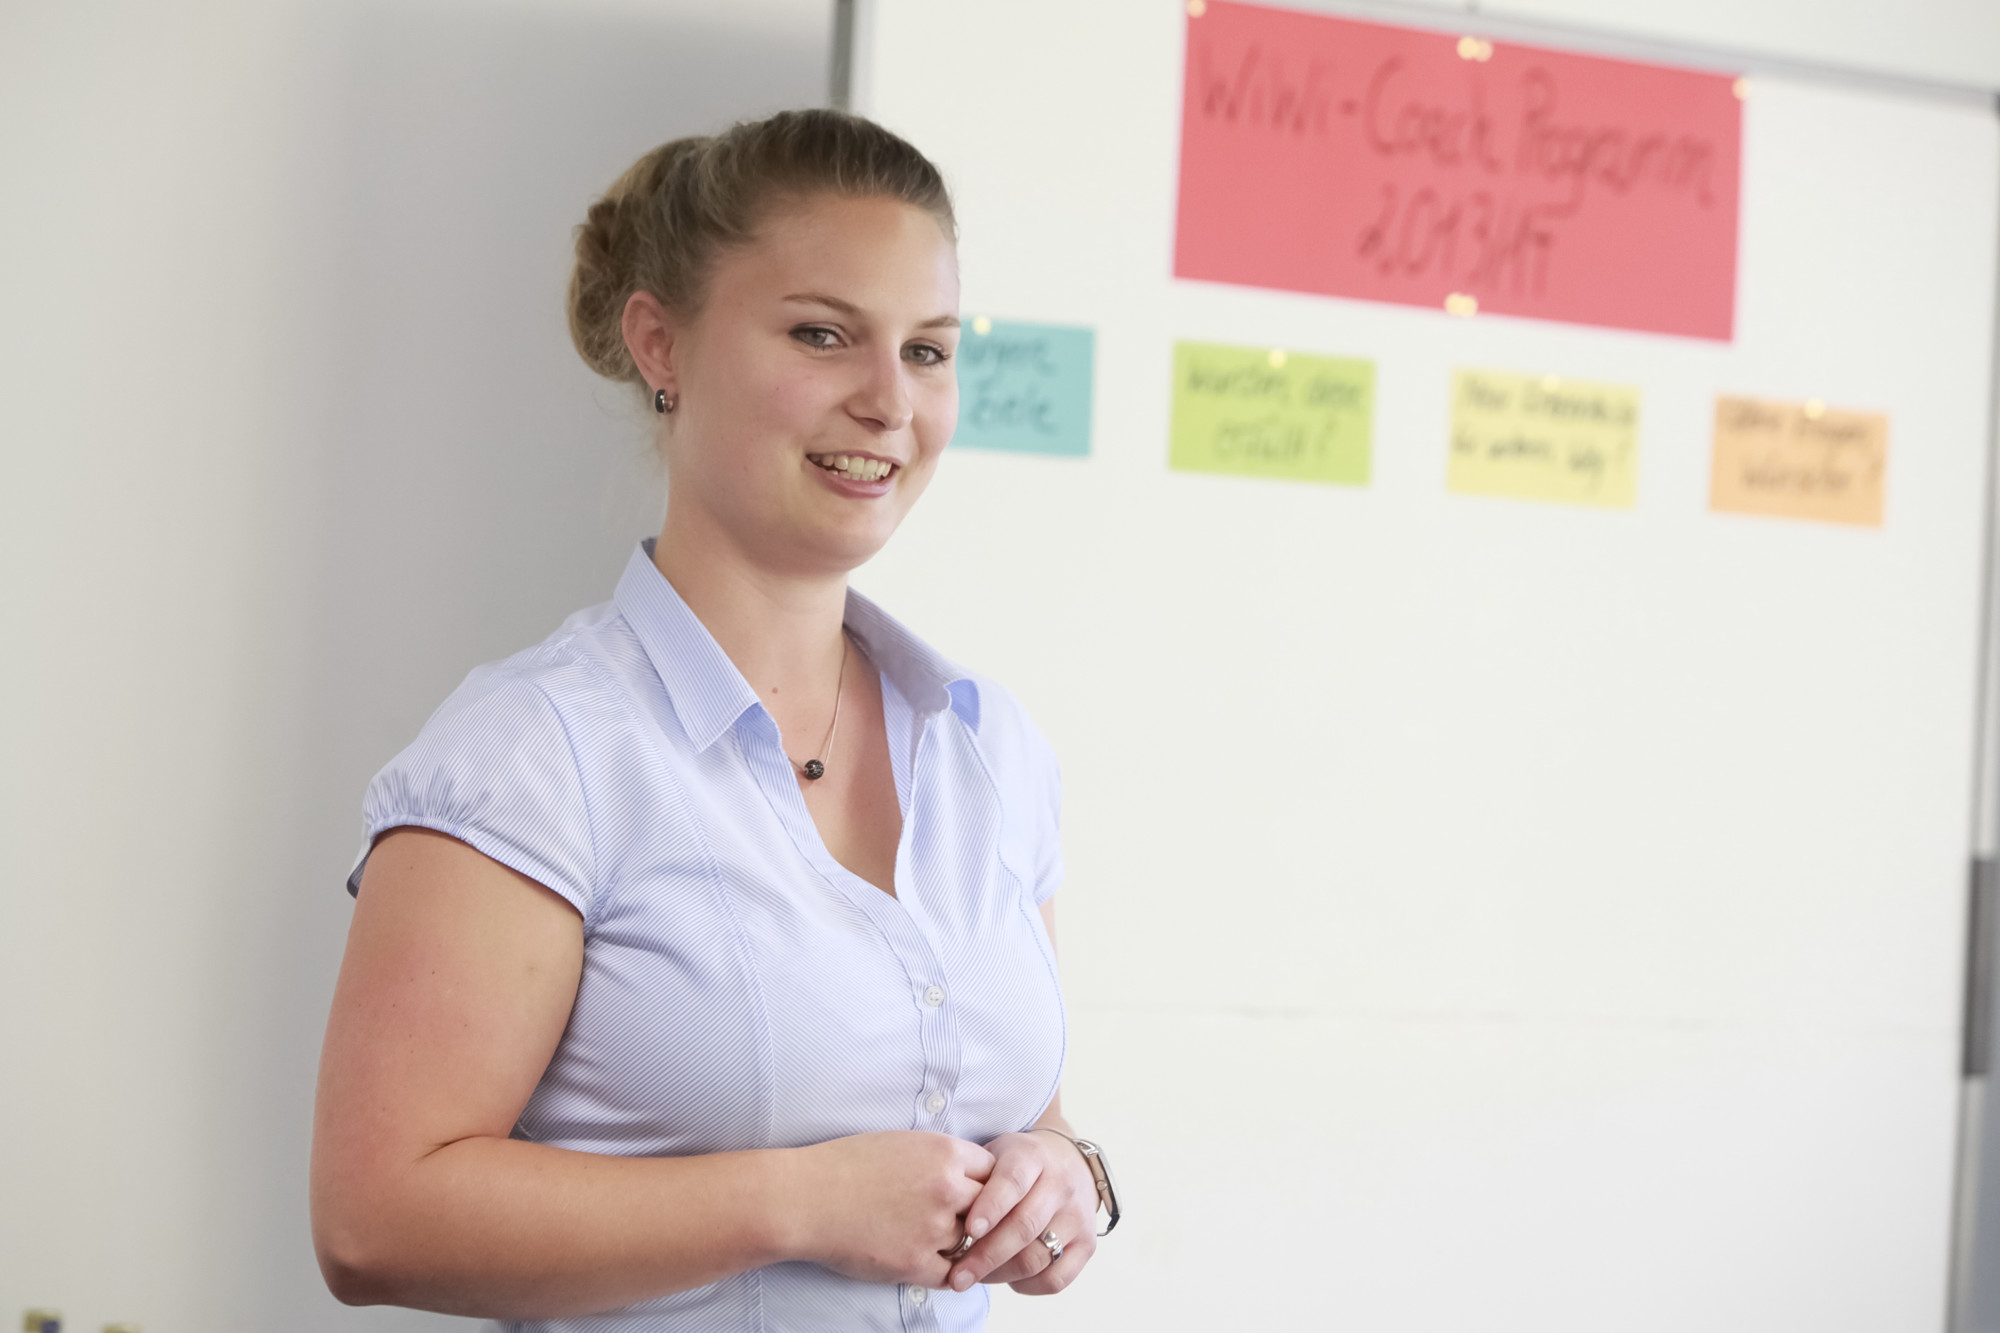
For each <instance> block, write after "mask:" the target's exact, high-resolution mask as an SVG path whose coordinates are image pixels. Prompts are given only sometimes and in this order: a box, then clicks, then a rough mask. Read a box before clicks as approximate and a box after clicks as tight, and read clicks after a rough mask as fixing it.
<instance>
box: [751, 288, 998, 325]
mask: <svg viewBox="0 0 2000 1333" xmlns="http://www.w3.org/2000/svg"><path fill="white" fill-rule="evenodd" d="M784 300H785V302H786V303H787V304H793V305H819V306H825V307H826V308H827V309H828V310H832V311H836V312H837V313H839V314H843V315H848V316H854V315H859V314H860V313H861V307H860V306H857V305H855V304H854V303H853V302H852V301H843V300H841V299H840V298H839V297H838V296H828V295H827V294H826V293H825V292H793V293H792V294H791V295H790V296H787V297H785V298H784ZM958 326H959V324H958V316H957V315H951V314H945V315H933V316H931V317H930V318H929V319H927V320H925V321H924V322H923V323H921V324H919V325H917V327H918V328H920V329H955V328H957V327H958Z"/></svg>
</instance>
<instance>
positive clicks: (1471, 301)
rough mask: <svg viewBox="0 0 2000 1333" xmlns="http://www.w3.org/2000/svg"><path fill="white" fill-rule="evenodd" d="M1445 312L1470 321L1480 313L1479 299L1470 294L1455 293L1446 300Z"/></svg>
mask: <svg viewBox="0 0 2000 1333" xmlns="http://www.w3.org/2000/svg"><path fill="white" fill-rule="evenodd" d="M1444 312H1445V313H1446V314H1447V315H1457V316H1459V317H1460V318H1461V319H1469V318H1471V317H1472V316H1474V315H1476V314H1478V313H1479V298H1478V297H1476V296H1474V295H1473V294H1472V293H1470V292H1453V293H1452V294H1451V295H1450V296H1447V297H1445V298H1444Z"/></svg>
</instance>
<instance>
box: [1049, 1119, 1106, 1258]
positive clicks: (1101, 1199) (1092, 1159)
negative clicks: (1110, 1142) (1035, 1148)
mask: <svg viewBox="0 0 2000 1333" xmlns="http://www.w3.org/2000/svg"><path fill="white" fill-rule="evenodd" d="M1035 1128H1036V1129H1039V1130H1044V1131H1046V1132H1048V1133H1050V1134H1053V1135H1055V1136H1056V1137H1057V1138H1061V1139H1069V1141H1070V1142H1071V1143H1072V1144H1074V1145H1076V1150H1077V1151H1078V1152H1080V1153H1082V1154H1083V1160H1084V1163H1085V1164H1086V1165H1087V1166H1089V1167H1090V1178H1091V1179H1092V1180H1094V1181H1096V1182H1097V1202H1098V1206H1099V1207H1101V1208H1103V1209H1104V1211H1105V1213H1106V1215H1107V1216H1106V1221H1105V1223H1104V1230H1102V1231H1100V1232H1098V1233H1097V1234H1098V1235H1100V1236H1108V1235H1110V1234H1111V1233H1112V1231H1113V1230H1114V1229H1115V1228H1116V1227H1117V1226H1118V1191H1117V1190H1116V1189H1115V1188H1113V1187H1112V1184H1111V1163H1110V1161H1109V1160H1108V1159H1106V1157H1105V1156H1104V1149H1102V1148H1100V1147H1098V1146H1097V1145H1096V1144H1095V1143H1092V1142H1091V1141H1090V1140H1089V1139H1070V1136H1069V1135H1067V1134H1065V1133H1063V1132H1062V1131H1061V1130H1059V1129H1051V1128H1050V1127H1049V1126H1047V1125H1036V1126H1035Z"/></svg>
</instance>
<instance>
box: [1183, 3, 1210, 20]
mask: <svg viewBox="0 0 2000 1333" xmlns="http://www.w3.org/2000/svg"><path fill="white" fill-rule="evenodd" d="M1187 9H1188V17H1189V18H1191V19H1198V18H1200V17H1201V16H1202V15H1203V14H1206V13H1207V12H1208V4H1207V0H1188V6H1187Z"/></svg>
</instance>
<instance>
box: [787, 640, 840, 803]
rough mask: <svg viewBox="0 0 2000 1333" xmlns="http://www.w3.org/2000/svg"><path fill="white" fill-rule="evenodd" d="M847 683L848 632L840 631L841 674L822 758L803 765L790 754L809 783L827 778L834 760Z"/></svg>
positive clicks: (834, 691) (820, 748)
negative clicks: (834, 743) (827, 767)
mask: <svg viewBox="0 0 2000 1333" xmlns="http://www.w3.org/2000/svg"><path fill="white" fill-rule="evenodd" d="M846 683H847V631H846V630H845V629H843V630H841V631H840V674H839V675H838V676H836V677H834V681H833V722H832V723H831V724H830V725H828V727H827V729H826V739H825V740H823V741H821V742H820V743H819V753H820V757H819V758H817V759H808V760H806V761H805V762H804V763H803V764H802V763H800V762H799V761H798V760H796V759H792V757H791V756H790V755H789V754H788V755H786V756H785V758H787V759H790V760H791V763H792V767H793V768H796V769H797V770H799V776H800V777H802V778H805V779H806V780H807V781H809V782H817V781H819V780H820V779H821V778H823V777H825V776H826V761H827V760H829V759H831V758H833V742H834V740H835V738H837V737H838V736H839V735H840V696H841V694H842V693H843V690H842V688H841V687H842V686H844V685H845V684H846Z"/></svg>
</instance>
